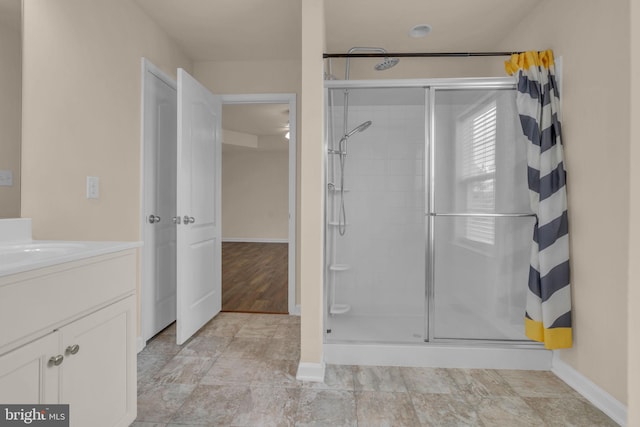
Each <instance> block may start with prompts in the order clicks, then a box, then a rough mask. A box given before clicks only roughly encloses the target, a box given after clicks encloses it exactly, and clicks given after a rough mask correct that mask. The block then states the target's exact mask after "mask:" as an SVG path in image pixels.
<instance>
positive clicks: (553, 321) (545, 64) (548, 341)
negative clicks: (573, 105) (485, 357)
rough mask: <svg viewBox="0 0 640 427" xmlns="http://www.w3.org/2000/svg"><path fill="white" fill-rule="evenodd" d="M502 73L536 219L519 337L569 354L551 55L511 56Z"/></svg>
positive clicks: (563, 208)
mask: <svg viewBox="0 0 640 427" xmlns="http://www.w3.org/2000/svg"><path fill="white" fill-rule="evenodd" d="M505 68H506V70H507V73H509V74H510V75H513V74H516V73H517V78H518V83H517V84H518V87H517V95H516V104H517V108H518V114H519V116H520V123H521V125H522V131H523V133H524V135H525V136H526V137H527V139H528V140H529V142H528V144H527V145H528V147H527V164H528V182H529V196H530V201H531V209H532V210H533V212H534V213H535V214H536V224H535V227H534V230H533V241H532V246H531V266H530V269H529V290H528V292H527V309H526V314H525V332H526V334H527V336H528V337H529V338H531V339H532V340H535V341H540V342H543V343H544V345H545V347H546V348H548V349H559V348H569V347H571V344H572V334H571V288H570V285H569V230H568V222H567V193H566V187H565V175H566V173H565V169H564V162H563V153H562V151H563V150H562V138H561V132H560V117H559V108H560V104H559V94H558V86H557V82H556V78H555V68H554V62H553V52H552V51H551V50H547V51H544V52H531V51H530V52H524V53H520V54H514V55H512V56H511V60H510V61H507V62H505Z"/></svg>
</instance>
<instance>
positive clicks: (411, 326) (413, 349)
mask: <svg viewBox="0 0 640 427" xmlns="http://www.w3.org/2000/svg"><path fill="white" fill-rule="evenodd" d="M330 319H331V320H330V328H331V333H328V334H326V335H325V344H324V347H323V349H324V360H325V363H328V364H335V365H369V366H415V367H432V368H475V369H527V370H543V371H547V370H550V369H551V359H552V354H553V353H552V352H551V351H549V350H546V349H544V348H543V347H542V346H540V345H539V344H536V343H510V342H504V343H501V342H492V343H487V342H483V341H480V340H478V341H477V342H472V341H465V342H462V341H460V342H446V343H444V342H425V341H424V339H423V337H424V324H423V318H422V316H392V317H391V316H389V317H381V316H354V315H349V314H346V315H334V316H331V318H330ZM354 337H356V338H357V342H356V340H354Z"/></svg>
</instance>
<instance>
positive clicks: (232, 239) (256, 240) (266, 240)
mask: <svg viewBox="0 0 640 427" xmlns="http://www.w3.org/2000/svg"><path fill="white" fill-rule="evenodd" d="M222 242H237V243H289V239H278V238H271V237H223V238H222Z"/></svg>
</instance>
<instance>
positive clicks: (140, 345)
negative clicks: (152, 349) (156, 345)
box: [136, 337, 147, 353]
mask: <svg viewBox="0 0 640 427" xmlns="http://www.w3.org/2000/svg"><path fill="white" fill-rule="evenodd" d="M146 346H147V343H146V342H145V341H144V339H143V338H142V337H137V338H136V347H137V350H138V353H140V352H141V351H142V350H144V348H145V347H146Z"/></svg>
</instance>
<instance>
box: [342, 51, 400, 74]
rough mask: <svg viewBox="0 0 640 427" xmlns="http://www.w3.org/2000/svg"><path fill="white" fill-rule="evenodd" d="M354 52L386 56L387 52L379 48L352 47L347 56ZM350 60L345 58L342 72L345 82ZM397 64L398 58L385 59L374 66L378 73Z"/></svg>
mask: <svg viewBox="0 0 640 427" xmlns="http://www.w3.org/2000/svg"><path fill="white" fill-rule="evenodd" d="M354 52H373V53H383V54H386V53H387V50H386V49H383V48H381V47H352V48H351V49H349V51H348V52H347V53H348V54H349V53H354ZM350 59H351V58H350V57H348V56H347V61H346V68H345V71H344V79H345V80H349V66H350ZM398 62H400V59H398V58H388V57H385V58H384V61H382V62H380V63H379V64H376V66H375V69H376V70H378V71H382V70H388V69H389V68H391V67H393V66H394V65H396V64H397V63H398Z"/></svg>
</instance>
